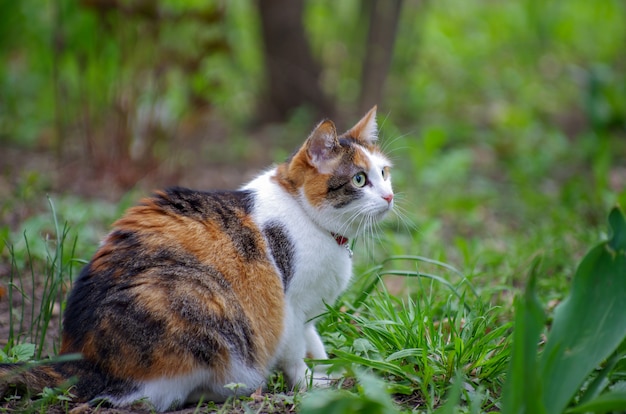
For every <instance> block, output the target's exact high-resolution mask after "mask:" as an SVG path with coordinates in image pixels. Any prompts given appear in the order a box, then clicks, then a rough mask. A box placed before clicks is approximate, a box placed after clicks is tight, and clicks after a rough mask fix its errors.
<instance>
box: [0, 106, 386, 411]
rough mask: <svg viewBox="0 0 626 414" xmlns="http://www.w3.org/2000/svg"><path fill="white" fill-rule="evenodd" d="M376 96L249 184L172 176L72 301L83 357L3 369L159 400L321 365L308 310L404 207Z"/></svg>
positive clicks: (83, 395) (165, 404) (100, 255)
mask: <svg viewBox="0 0 626 414" xmlns="http://www.w3.org/2000/svg"><path fill="white" fill-rule="evenodd" d="M375 118H376V108H375V107H374V108H373V109H372V110H370V112H369V113H367V114H366V115H365V116H364V117H363V118H362V119H361V120H360V121H359V122H358V123H357V124H356V125H355V126H354V127H353V128H351V129H350V130H349V131H347V132H346V133H344V134H343V135H339V136H338V135H337V132H336V130H335V126H334V124H333V123H332V122H331V121H329V120H325V121H323V122H321V123H320V124H319V125H317V127H316V128H315V129H314V130H313V132H312V133H311V135H310V136H309V137H308V138H307V139H306V141H305V142H304V144H303V145H302V147H301V148H300V149H299V150H297V151H296V152H295V153H294V154H293V155H292V156H291V157H290V158H289V159H288V160H287V161H285V162H284V163H282V164H279V165H277V166H275V167H274V168H272V169H270V170H269V171H267V172H265V173H263V174H261V175H260V176H259V177H257V178H256V179H254V180H253V181H251V182H250V183H248V184H247V185H245V186H244V187H243V188H242V189H240V190H238V191H230V192H228V191H224V192H205V191H195V190H189V189H184V188H171V189H168V190H165V191H160V192H157V193H156V194H155V195H154V196H152V197H151V198H147V199H144V200H143V201H142V202H141V203H140V204H139V205H138V206H136V207H133V208H131V209H130V210H129V211H128V212H127V213H126V214H125V215H124V216H123V217H122V218H120V219H119V220H118V221H117V222H116V223H114V224H113V230H112V231H111V233H110V234H109V235H108V236H106V238H105V239H104V241H103V242H102V244H101V246H100V247H99V249H98V251H97V252H96V253H95V255H94V257H93V258H92V259H91V261H90V262H89V263H88V264H87V265H86V267H85V268H84V269H83V270H82V272H81V274H80V276H79V278H78V279H77V280H76V282H75V284H74V287H73V290H72V291H71V293H70V295H69V298H68V300H67V306H66V309H65V314H64V319H63V333H62V348H61V354H72V353H80V354H81V355H82V359H80V360H77V361H66V362H60V363H56V364H51V365H43V366H39V367H36V368H33V369H31V370H29V371H27V372H23V371H22V372H19V373H14V374H13V375H10V368H11V367H9V366H7V365H5V366H3V367H2V368H1V370H0V372H2V373H3V374H4V380H3V381H2V382H3V383H4V386H5V388H6V387H7V385H8V384H14V385H15V384H21V385H23V386H26V387H27V388H29V389H31V390H34V391H37V390H41V389H42V388H43V386H59V385H61V384H63V383H64V382H65V381H67V380H68V379H70V378H75V381H76V382H75V384H74V388H73V389H72V393H73V394H75V395H76V396H77V399H79V400H82V401H95V400H107V401H108V402H109V403H110V404H112V405H115V406H124V405H128V404H130V403H133V402H134V401H136V400H139V399H144V400H146V401H148V402H149V403H151V404H152V405H153V406H154V408H155V409H156V410H158V411H164V410H168V409H173V408H177V407H180V406H181V405H183V404H185V403H186V402H192V401H197V400H198V399H199V398H200V397H201V396H203V398H204V399H205V400H208V399H214V400H223V399H225V398H226V397H228V396H231V395H233V391H232V390H229V389H227V388H225V387H224V385H226V384H229V383H240V384H245V387H241V388H239V389H238V390H237V391H238V393H239V394H244V393H251V392H252V391H254V390H255V389H256V388H257V387H259V386H261V385H262V384H263V383H264V381H265V379H266V377H267V376H268V374H269V372H270V370H272V369H280V370H282V371H283V372H284V374H285V376H286V378H287V380H288V382H289V384H291V385H294V386H295V385H296V384H299V385H300V386H301V387H306V386H307V385H310V384H313V385H316V384H317V383H318V382H322V381H321V380H319V379H316V378H311V373H310V372H309V371H308V369H307V365H306V364H305V362H304V358H305V357H310V358H315V359H326V358H327V355H326V352H325V350H324V345H323V343H322V340H321V339H320V336H319V335H318V333H317V331H316V329H315V326H314V324H313V323H312V322H310V320H311V319H312V318H314V317H315V316H316V315H319V314H321V313H322V312H324V311H325V304H326V303H328V304H332V303H333V301H335V300H336V299H337V297H338V295H339V294H340V293H341V292H342V291H344V289H345V288H346V287H347V285H348V282H349V280H350V277H351V273H352V269H351V268H352V260H351V258H352V254H351V251H350V250H349V249H348V248H347V247H348V240H349V239H350V238H353V237H355V236H357V235H358V234H359V233H362V232H363V231H364V230H365V229H367V228H368V227H371V226H372V225H373V224H374V223H376V222H378V221H379V220H381V219H382V218H383V217H384V216H385V215H386V214H387V213H388V212H389V211H390V210H392V208H393V204H394V201H393V191H392V188H391V177H390V167H391V163H390V162H389V160H388V159H387V158H386V157H385V156H384V155H383V154H382V152H381V150H380V149H379V148H378V146H377V145H376V140H377V126H376V119H375Z"/></svg>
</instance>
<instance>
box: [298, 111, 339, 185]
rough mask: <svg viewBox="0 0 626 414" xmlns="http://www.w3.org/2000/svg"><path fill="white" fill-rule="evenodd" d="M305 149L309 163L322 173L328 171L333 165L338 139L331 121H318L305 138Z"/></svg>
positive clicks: (335, 158) (335, 159)
mask: <svg viewBox="0 0 626 414" xmlns="http://www.w3.org/2000/svg"><path fill="white" fill-rule="evenodd" d="M305 145H306V151H307V155H308V156H309V159H310V160H311V163H312V164H313V166H314V167H315V168H317V170H318V171H319V172H320V173H322V174H328V173H330V172H331V171H332V170H333V168H334V167H335V164H336V161H337V159H338V157H337V151H338V148H339V140H338V139H337V130H336V129H335V124H334V123H333V122H332V121H329V120H325V121H322V122H320V123H319V124H318V125H317V126H316V127H315V129H314V130H313V132H311V135H309V138H307V140H306V144H305Z"/></svg>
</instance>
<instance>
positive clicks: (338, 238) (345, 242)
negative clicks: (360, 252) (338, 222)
mask: <svg viewBox="0 0 626 414" xmlns="http://www.w3.org/2000/svg"><path fill="white" fill-rule="evenodd" d="M330 234H331V235H332V236H333V238H334V239H335V241H336V242H337V245H338V246H344V247H345V248H346V250H347V251H348V256H350V259H352V256H353V255H354V253H353V252H352V249H350V245H349V244H348V241H349V240H348V238H347V237H344V236H342V235H341V234H336V233H330Z"/></svg>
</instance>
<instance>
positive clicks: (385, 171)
mask: <svg viewBox="0 0 626 414" xmlns="http://www.w3.org/2000/svg"><path fill="white" fill-rule="evenodd" d="M380 172H381V173H382V175H383V180H386V179H387V175H388V174H389V173H388V172H387V167H385V168H383V169H382V170H381V171H380Z"/></svg>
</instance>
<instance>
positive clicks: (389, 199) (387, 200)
mask: <svg viewBox="0 0 626 414" xmlns="http://www.w3.org/2000/svg"><path fill="white" fill-rule="evenodd" d="M383 200H385V201H386V202H387V203H389V204H391V202H392V201H393V194H387V195H384V196H383Z"/></svg>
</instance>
